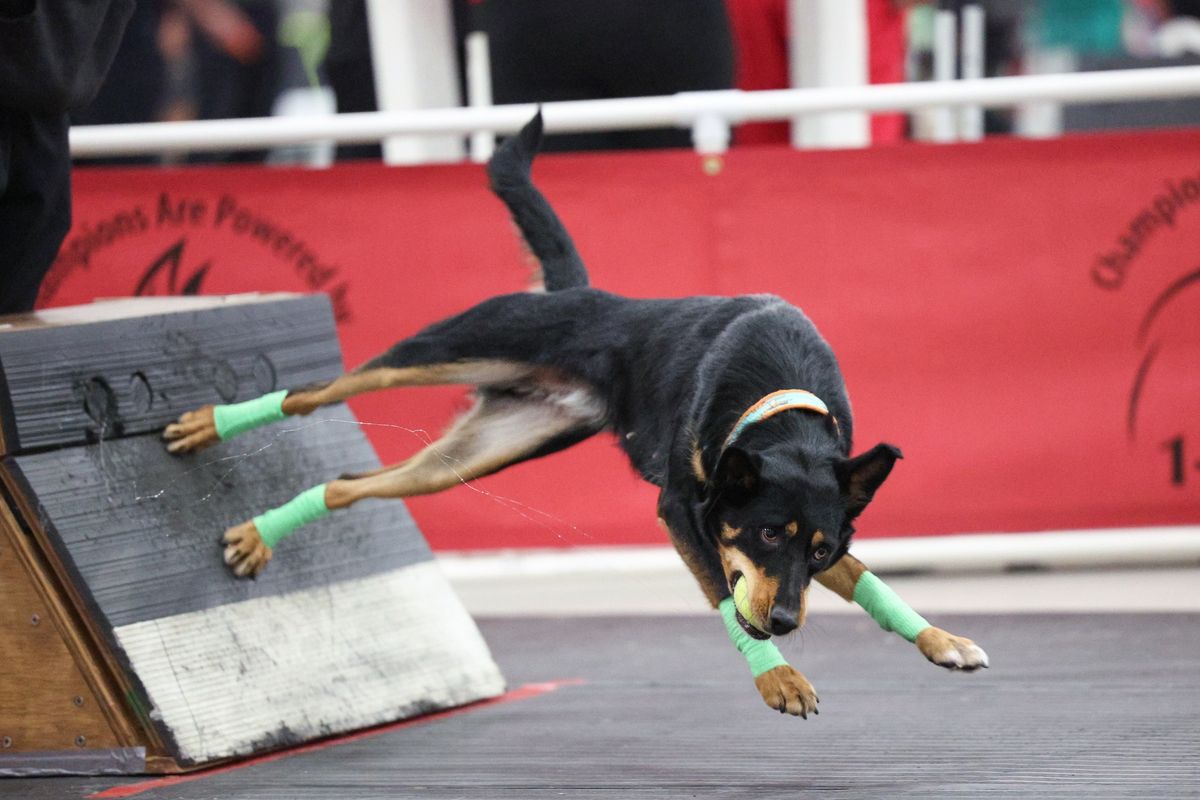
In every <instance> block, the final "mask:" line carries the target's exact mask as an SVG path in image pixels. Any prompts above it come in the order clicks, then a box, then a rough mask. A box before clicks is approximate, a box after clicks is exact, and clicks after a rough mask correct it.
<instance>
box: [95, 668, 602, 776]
mask: <svg viewBox="0 0 1200 800" xmlns="http://www.w3.org/2000/svg"><path fill="white" fill-rule="evenodd" d="M582 683H583V681H582V680H580V679H577V678H573V679H566V680H559V681H547V682H545V683H527V684H525V685H524V686H521V687H519V688H517V689H513V690H512V691H509V692H505V693H504V694H502V695H500V696H499V697H493V698H491V699H490V700H481V701H479V702H478V703H472V704H471V705H467V706H459V707H458V708H448V709H446V710H445V711H438V712H435V713H433V714H426V715H425V716H423V717H415V718H413V719H406V720H401V721H400V722H393V723H389V724H387V725H380V726H379V727H377V728H368V729H367V730H363V731H357V732H355V733H350V734H347V735H345V736H337V737H334V738H332V739H322V740H320V741H317V742H312V743H311V744H305V745H300V746H299V747H292V748H289V749H287V750H280V751H277V752H274V753H268V754H266V755H263V756H258V757H256V758H249V759H246V760H245V761H238V762H237V763H235V764H226V765H224V766H220V767H214V768H212V769H206V770H202V771H200V772H192V773H188V774H187V775H170V776H167V777H164V778H153V779H151V780H146V781H139V782H137V783H126V784H122V785H121V786H113V787H112V788H110V789H104V790H102V791H99V792H96V793H94V794H90V795H88V798H89V800H98V798H114V797H134V796H136V795H139V794H141V793H142V792H148V791H150V790H151V789H160V788H162V787H164V786H175V785H177V784H180V783H189V782H191V781H199V780H203V779H205V778H211V777H213V776H214V775H221V774H223V773H226V772H232V771H234V770H238V769H245V768H246V767H253V766H257V765H259V764H268V763H270V762H272V761H280V760H282V759H285V758H291V757H292V756H297V755H300V754H302V753H311V752H313V751H314V750H324V749H326V748H328V747H335V746H337V745H342V744H347V743H349V742H357V741H359V740H360V739H367V738H370V737H372V736H379V735H381V734H384V733H391V732H392V731H398V730H400V729H401V728H410V727H414V726H417V725H425V724H427V723H430V722H437V721H439V720H443V719H446V718H447V717H455V716H458V715H459V714H466V713H468V712H471V711H478V710H479V709H481V708H486V707H488V706H495V705H500V704H501V703H511V702H513V701H516V700H527V699H529V698H531V697H538V696H540V695H543V694H549V693H550V692H554V691H557V690H559V689H561V688H562V687H564V686H578V685H580V684H582Z"/></svg>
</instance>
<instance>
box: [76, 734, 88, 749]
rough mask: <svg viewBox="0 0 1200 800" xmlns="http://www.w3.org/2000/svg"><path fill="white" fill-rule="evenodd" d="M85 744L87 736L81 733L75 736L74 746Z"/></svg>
mask: <svg viewBox="0 0 1200 800" xmlns="http://www.w3.org/2000/svg"><path fill="white" fill-rule="evenodd" d="M86 744H87V737H86V736H84V735H83V734H82V733H81V734H79V735H78V736H76V737H75V746H76V747H83V746H84V745H86Z"/></svg>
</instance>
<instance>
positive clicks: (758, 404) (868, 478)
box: [164, 115, 987, 715]
mask: <svg viewBox="0 0 1200 800" xmlns="http://www.w3.org/2000/svg"><path fill="white" fill-rule="evenodd" d="M541 130H542V122H541V117H540V115H539V116H538V117H535V118H534V120H533V121H532V122H530V123H529V125H527V126H526V127H525V129H524V130H523V131H522V132H521V133H520V134H519V135H518V136H515V137H512V138H510V139H509V140H507V141H506V142H505V143H504V144H503V145H502V146H501V147H500V149H499V150H498V151H497V153H496V155H495V157H494V158H493V159H492V161H491V163H490V164H489V168H488V172H489V175H490V177H491V182H492V188H493V190H494V191H495V192H496V193H497V194H498V195H499V196H500V197H501V199H502V200H503V201H504V202H505V204H506V205H507V206H508V208H509V210H510V211H511V213H512V216H513V218H514V220H515V221H516V223H517V225H518V227H519V228H520V229H521V231H522V233H523V234H524V236H525V238H526V240H527V242H528V244H529V246H530V248H531V249H532V250H533V252H534V254H535V255H536V256H537V257H538V259H539V260H540V262H541V264H542V273H543V279H544V283H545V288H546V292H544V293H535V292H528V293H520V294H511V295H505V296H502V297H494V298H492V299H490V300H486V301H484V302H482V303H480V304H479V305H477V306H475V307H474V308H471V309H469V310H467V311H465V312H463V313H462V314H459V315H457V316H454V317H451V318H449V319H446V320H443V321H441V322H438V323H436V324H434V325H431V326H429V327H428V328H426V329H424V330H422V331H421V332H419V333H417V334H416V335H414V336H412V337H411V338H408V339H405V340H403V341H401V342H399V343H397V344H396V345H395V346H393V347H392V348H391V349H390V350H388V351H387V352H386V353H384V354H383V355H381V356H379V357H378V358H375V359H373V360H371V361H370V362H368V363H367V364H365V365H363V366H362V367H360V368H359V369H356V370H354V371H353V372H350V373H348V374H346V375H344V376H342V377H340V378H338V379H337V380H335V381H333V382H331V383H329V384H326V385H323V386H319V387H310V388H304V389H298V390H294V391H291V392H290V393H289V394H288V395H287V397H286V398H285V399H284V401H283V411H284V412H285V413H286V414H288V415H296V414H308V413H311V412H312V411H314V410H315V409H317V408H319V407H321V406H324V405H328V404H331V403H338V402H341V401H343V400H345V399H346V398H349V397H352V396H354V395H356V394H360V393H362V392H368V391H374V390H377V389H387V388H392V387H398V386H422V385H429V384H469V385H473V386H475V387H476V390H475V404H474V407H473V408H472V409H471V410H470V411H469V412H468V413H466V414H465V415H464V416H463V417H461V418H460V419H458V420H457V421H456V422H455V423H454V424H453V425H452V426H451V427H450V429H449V430H448V431H447V432H446V434H445V435H444V436H443V437H442V438H441V439H439V440H438V441H436V442H434V443H433V444H431V445H430V446H429V447H427V448H425V449H424V450H423V451H421V452H420V453H418V454H417V455H415V456H413V457H412V458H410V459H408V460H406V461H403V462H401V463H399V464H395V465H391V466H387V467H384V468H382V469H379V470H376V471H374V472H371V473H368V474H363V475H357V476H351V477H343V478H341V479H338V480H332V481H330V482H329V483H328V484H327V485H326V489H325V502H326V505H327V506H328V508H330V509H332V510H336V509H341V508H346V507H348V506H350V505H352V504H353V503H355V502H357V501H359V500H362V499H363V498H368V497H375V498H387V497H410V496H413V495H419V494H427V493H430V492H438V491H441V490H443V489H448V488H450V487H452V486H455V485H457V484H459V483H460V482H462V481H464V480H471V479H474V478H478V477H480V476H483V475H487V474H489V473H494V472H496V471H498V470H501V469H504V468H506V467H509V466H512V465H513V464H517V463H519V462H521V461H526V460H528V459H532V458H538V457H540V456H544V455H548V454H550V453H553V452H555V451H558V450H562V449H563V448H566V447H570V446H571V445H573V444H576V443H577V442H581V441H583V440H584V439H586V438H588V437H589V436H592V435H594V434H596V433H599V432H601V431H611V432H612V433H613V434H615V435H616V437H617V440H618V442H619V443H620V445H621V447H622V448H623V449H624V450H625V452H626V453H627V454H628V456H629V459H630V461H631V462H632V463H633V466H634V468H635V469H637V471H638V472H639V473H640V474H641V475H642V477H644V478H645V479H646V480H648V481H650V482H651V483H653V484H654V485H655V486H658V487H659V488H660V489H661V490H662V491H661V494H660V495H659V501H658V517H659V520H660V522H661V523H662V525H663V526H664V527H665V529H666V530H667V532H668V533H669V535H670V537H671V541H672V542H673V543H674V545H675V547H676V549H677V550H678V551H679V554H680V556H682V558H683V561H684V563H686V564H687V566H688V568H689V569H690V570H691V571H692V572H693V574H695V576H696V579H697V580H698V581H699V583H700V586H701V588H702V589H703V591H704V594H705V595H706V596H707V598H708V600H709V601H710V602H711V603H712V604H713V605H714V606H716V605H717V604H718V603H719V602H720V601H721V600H722V599H724V598H725V597H727V596H729V594H730V591H731V587H732V586H733V585H734V584H735V582H736V580H737V578H738V577H739V576H745V579H746V580H747V582H748V587H749V594H750V601H751V607H752V609H753V612H754V614H753V616H754V618H755V619H757V620H760V621H761V622H760V623H759V624H760V625H761V626H762V627H765V628H768V629H769V631H768V632H769V633H771V634H786V633H788V632H790V631H792V630H794V629H796V628H797V627H798V626H800V625H801V624H803V622H804V617H805V611H806V602H805V595H806V592H807V590H808V587H809V583H810V581H812V580H813V579H814V578H815V579H816V580H817V581H818V582H820V583H822V584H824V585H825V586H827V587H828V588H830V589H832V590H833V591H834V592H836V593H837V594H839V595H841V596H842V597H844V598H846V599H847V600H850V599H852V598H853V596H854V589H855V585H856V582H857V580H858V578H859V576H860V575H861V574H862V573H863V572H864V571H865V568H864V567H863V565H862V564H861V563H860V562H859V561H857V560H856V559H855V558H853V557H852V556H850V555H849V554H848V553H847V549H848V547H849V546H850V538H851V535H852V534H853V532H854V527H853V525H854V521H855V519H856V518H857V517H858V515H859V514H861V513H862V511H863V509H864V508H865V507H866V506H867V504H868V503H869V502H870V501H871V498H872V497H873V496H874V494H875V491H876V490H877V489H878V488H879V486H880V484H881V483H883V481H884V479H885V478H886V477H887V476H888V473H889V472H890V471H891V469H892V466H893V464H894V463H895V461H896V459H897V458H899V457H900V451H899V450H897V449H896V448H895V447H893V446H891V445H888V444H880V445H876V446H875V447H873V448H871V449H870V450H867V451H866V452H865V453H862V454H861V455H858V456H856V457H853V458H851V457H849V454H850V450H851V440H852V435H853V421H852V417H851V414H850V404H849V401H848V399H847V397H846V390H845V387H844V385H843V382H842V377H841V374H840V372H839V370H838V365H837V361H836V359H835V358H834V355H833V353H832V351H831V350H830V348H829V346H828V345H827V344H826V342H825V340H824V339H823V338H822V337H821V335H820V334H819V333H818V332H817V330H816V328H815V327H814V326H813V324H812V323H811V322H810V321H809V320H808V318H807V317H805V316H804V314H802V313H801V312H800V311H799V310H798V309H796V308H795V307H793V306H791V305H789V304H788V303H786V302H784V301H783V300H781V299H779V298H778V297H773V296H766V295H757V296H748V297H691V298H685V299H675V300H634V299H628V298H624V297H618V296H616V295H613V294H609V293H607V292H603V291H600V290H597V289H592V288H589V287H588V285H587V283H588V279H587V273H586V271H585V269H584V266H583V263H582V261H581V260H580V258H579V255H578V254H577V253H576V251H575V247H574V245H573V244H572V242H571V239H570V237H569V236H568V234H567V232H566V230H565V229H564V228H563V226H562V224H561V223H560V221H559V220H558V218H557V216H556V215H555V214H554V212H553V210H552V209H551V208H550V206H549V204H548V203H547V202H546V200H545V199H544V198H543V197H542V195H541V194H540V193H539V192H538V191H537V189H535V188H534V186H533V184H532V183H531V181H530V177H529V176H530V167H531V164H532V160H533V156H534V154H535V153H536V151H537V147H538V144H539V143H540V139H541ZM780 390H796V391H793V392H792V393H790V394H788V395H786V397H785V399H790V400H791V401H792V402H790V403H787V404H786V408H787V410H786V411H785V412H784V413H770V414H763V413H762V409H763V407H764V403H763V402H762V401H763V400H764V398H767V399H766V401H765V403H766V405H767V406H768V407H769V406H770V404H772V403H774V402H775V399H774V398H773V396H775V395H776V394H777V393H778V392H779V391H780ZM799 390H803V391H799ZM797 397H799V398H801V401H800V402H799V403H797V402H796V398H797ZM804 398H810V399H809V400H804ZM752 408H753V409H756V411H755V412H754V414H753V416H752V417H750V418H748V420H747V419H743V418H744V417H745V416H746V414H747V410H748V409H752ZM772 410H775V411H778V409H772ZM759 416H761V419H758V421H753V420H754V418H755V417H759ZM747 421H750V422H752V424H746V423H747ZM735 427H736V428H737V431H736V433H735ZM164 438H166V439H167V440H168V441H169V442H170V444H169V445H168V448H169V449H170V450H171V451H172V452H175V453H182V452H188V451H194V450H197V449H200V448H202V447H205V446H208V445H210V444H213V443H215V442H216V441H217V438H218V437H217V433H216V428H215V425H214V423H213V412H212V407H205V408H202V409H199V410H197V411H193V412H189V413H188V414H185V415H184V416H183V417H181V418H180V420H179V421H178V422H177V423H175V424H173V425H171V426H169V427H168V428H167V429H166V431H165V432H164ZM225 541H226V542H227V543H228V546H227V549H226V560H227V561H228V562H229V563H230V564H231V566H232V567H233V569H234V570H235V572H236V573H237V574H238V575H247V576H253V575H256V574H257V573H258V572H259V571H260V570H262V569H263V567H264V566H265V565H266V563H267V561H268V559H270V557H271V550H270V548H269V547H267V546H266V545H265V544H264V543H263V541H262V540H261V538H260V537H259V534H258V531H257V530H256V528H255V526H254V523H253V522H246V523H243V524H241V525H238V526H236V527H234V528H231V529H230V530H229V531H227V532H226V535H225ZM742 621H743V625H744V626H745V627H746V629H747V631H748V632H751V633H752V634H753V635H755V636H757V637H762V636H763V633H762V632H761V631H759V630H756V629H755V628H754V627H752V626H750V625H748V624H745V622H744V620H742ZM916 644H917V647H918V648H919V649H920V651H921V652H922V653H923V654H924V655H925V656H926V657H927V658H929V659H930V660H931V661H933V662H935V663H937V664H940V665H942V666H945V667H949V668H957V669H966V670H970V669H974V668H976V667H980V666H986V664H987V656H986V655H985V654H984V653H983V651H982V650H981V649H979V648H978V647H977V646H975V645H974V644H973V643H972V642H971V641H970V640H968V639H962V638H960V637H956V636H952V635H951V634H949V633H946V632H945V631H942V630H940V629H938V628H932V627H931V628H928V629H926V630H924V631H923V632H922V633H921V634H920V636H918V637H917V640H916ZM756 684H757V685H758V688H759V691H760V692H761V693H762V695H763V698H764V700H766V702H767V703H768V704H769V705H771V706H772V707H773V708H777V709H779V710H781V711H787V712H790V713H793V714H798V715H807V714H808V713H810V712H813V711H814V710H815V708H816V702H817V699H816V694H815V693H814V691H813V688H812V686H811V684H809V682H808V681H807V680H806V679H805V678H804V676H803V675H801V674H800V673H799V672H797V671H796V670H794V669H792V668H791V667H790V666H786V665H785V666H780V667H776V668H775V669H772V670H770V671H768V672H766V673H764V674H762V675H760V676H759V677H758V678H756Z"/></svg>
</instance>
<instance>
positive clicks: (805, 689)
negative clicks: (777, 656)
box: [754, 664, 821, 719]
mask: <svg viewBox="0 0 1200 800" xmlns="http://www.w3.org/2000/svg"><path fill="white" fill-rule="evenodd" d="M754 685H755V686H757V687H758V693H759V694H761V695H762V699H763V701H764V702H766V704H767V705H769V706H770V707H771V708H773V709H775V710H776V711H778V712H779V713H781V714H791V715H793V716H796V717H803V718H804V719H808V715H809V714H819V713H821V712H820V711H818V710H817V703H819V702H821V700H820V698H818V697H817V692H816V690H815V689H813V685H812V684H811V683H809V682H808V678H806V677H804V675H803V674H802V673H801V672H800V671H798V670H796V669H793V668H792V667H790V666H788V665H787V664H783V665H782V666H778V667H775V668H774V669H771V670H767V671H766V672H764V673H763V674H762V675H759V676H758V677H757V678H755V679H754Z"/></svg>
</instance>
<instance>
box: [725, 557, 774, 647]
mask: <svg viewBox="0 0 1200 800" xmlns="http://www.w3.org/2000/svg"><path fill="white" fill-rule="evenodd" d="M741 578H742V573H740V572H735V573H733V574H732V575H730V576H729V586H730V587H731V588H730V591H733V589H732V587H734V586H737V584H738V580H740V579H741ZM733 614H734V617H736V619H737V621H738V625H741V626H742V630H744V631H745V632H746V633H748V634H750V636H751V638H754V639H759V640H762V639H770V638H771V634H769V633H764V632H763V631H760V630H759V629H758V628H756V627H754V626H753V625H752V624H750V620H748V619H746V618H745V617H743V616H742V612H741V611H739V610H738V609H737V605H736V604H735V605H734V610H733Z"/></svg>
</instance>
